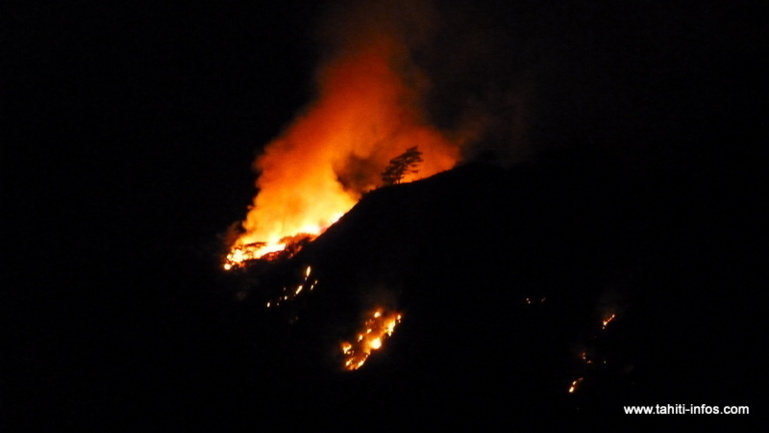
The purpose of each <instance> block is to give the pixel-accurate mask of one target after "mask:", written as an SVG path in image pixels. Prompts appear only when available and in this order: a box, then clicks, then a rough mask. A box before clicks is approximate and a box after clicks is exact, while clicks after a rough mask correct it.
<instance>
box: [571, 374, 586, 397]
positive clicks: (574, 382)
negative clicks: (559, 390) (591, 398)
mask: <svg viewBox="0 0 769 433" xmlns="http://www.w3.org/2000/svg"><path fill="white" fill-rule="evenodd" d="M584 379H585V378H584V377H580V378H579V379H577V380H575V381H573V382H571V386H570V387H569V394H573V393H574V391H576V390H577V386H579V384H580V383H582V381H583V380H584Z"/></svg>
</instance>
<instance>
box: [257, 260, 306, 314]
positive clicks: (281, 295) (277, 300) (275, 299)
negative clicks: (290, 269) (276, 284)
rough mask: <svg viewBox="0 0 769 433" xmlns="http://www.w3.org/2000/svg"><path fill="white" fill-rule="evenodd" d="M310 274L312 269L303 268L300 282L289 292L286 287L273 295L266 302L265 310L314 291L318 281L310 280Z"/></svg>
mask: <svg viewBox="0 0 769 433" xmlns="http://www.w3.org/2000/svg"><path fill="white" fill-rule="evenodd" d="M311 273H312V268H311V267H310V266H307V267H306V268H304V272H302V274H301V277H300V278H301V282H300V283H299V284H297V285H296V286H294V288H293V289H291V290H289V287H288V286H284V287H283V288H282V289H281V290H280V292H278V293H276V294H274V295H273V296H272V298H271V299H269V300H267V304H266V305H267V308H271V307H279V306H280V305H281V302H284V303H285V302H287V301H293V300H294V299H296V298H297V297H298V296H299V295H300V294H301V293H306V292H308V291H312V290H314V289H315V286H316V285H317V284H318V280H315V279H311V278H310V275H311Z"/></svg>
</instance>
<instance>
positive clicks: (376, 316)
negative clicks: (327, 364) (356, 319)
mask: <svg viewBox="0 0 769 433" xmlns="http://www.w3.org/2000/svg"><path fill="white" fill-rule="evenodd" d="M402 317H403V315H402V314H401V313H398V312H395V311H386V310H385V309H383V308H381V307H380V308H377V309H375V310H374V311H372V312H371V313H370V314H369V315H368V318H367V319H366V320H365V321H364V322H363V326H362V327H361V330H360V331H359V332H358V335H357V336H356V337H355V340H354V341H352V342H350V341H344V342H342V344H341V349H342V355H343V357H344V365H343V368H344V369H345V370H348V371H352V370H357V369H359V368H361V367H362V366H363V364H364V363H365V362H366V360H367V359H368V357H369V356H370V355H371V353H372V352H373V351H375V350H379V349H381V348H382V345H383V344H384V341H385V340H386V339H387V338H388V337H389V336H391V335H392V333H393V331H395V326H396V325H397V324H398V323H400V321H401V318H402Z"/></svg>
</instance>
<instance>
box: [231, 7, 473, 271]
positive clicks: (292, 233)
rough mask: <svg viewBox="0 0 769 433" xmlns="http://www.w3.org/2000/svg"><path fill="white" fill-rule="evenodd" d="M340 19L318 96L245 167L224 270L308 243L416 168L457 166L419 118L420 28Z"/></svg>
mask: <svg viewBox="0 0 769 433" xmlns="http://www.w3.org/2000/svg"><path fill="white" fill-rule="evenodd" d="M345 13H347V14H356V13H357V14H361V15H363V16H370V15H371V12H370V11H365V10H364V9H361V10H360V11H352V12H349V11H348V12H345ZM413 15H414V16H418V15H420V13H416V12H415V13H414V14H413ZM342 18H346V19H342V20H340V21H338V22H335V25H334V28H333V29H327V30H328V32H329V33H330V35H328V36H329V38H330V39H331V42H332V47H331V50H329V52H330V53H333V54H332V55H330V56H329V57H328V58H327V61H326V62H324V63H323V64H322V65H321V67H320V68H319V70H318V71H317V73H316V86H317V95H318V96H317V99H316V100H315V101H314V102H312V103H311V104H309V106H308V107H306V108H305V109H304V110H302V112H301V113H300V114H299V115H298V116H297V117H296V119H295V120H294V122H293V124H291V125H290V126H289V127H288V128H287V129H285V130H284V131H283V133H282V134H281V135H280V136H278V137H277V138H276V139H274V140H273V141H272V142H270V143H269V144H267V145H266V146H265V148H264V151H263V152H262V154H261V155H260V156H259V157H258V158H257V159H256V161H255V162H254V169H255V170H256V171H257V172H258V173H259V176H258V179H257V181H256V187H257V189H258V194H257V195H256V196H255V197H254V200H253V206H251V207H250V210H249V211H248V214H247V215H246V218H245V220H244V221H243V222H242V225H241V230H240V233H238V235H237V239H236V240H235V241H234V243H233V244H232V245H230V246H229V248H230V251H229V254H227V257H226V259H225V261H224V263H223V267H224V269H226V270H230V269H233V268H237V267H240V266H243V265H244V263H245V262H247V261H249V260H255V259H275V258H277V257H282V254H281V252H283V251H286V250H289V249H291V247H298V248H301V245H300V243H297V242H296V237H297V236H300V237H301V238H302V239H303V240H312V239H313V238H314V237H316V236H318V235H319V234H321V233H322V232H323V231H324V230H325V229H326V228H327V227H328V226H330V225H331V224H333V223H334V222H336V221H337V220H338V219H339V218H340V217H341V216H342V215H344V214H345V213H346V212H347V211H349V210H350V208H352V207H353V206H354V205H355V203H356V202H357V201H358V200H359V199H360V197H361V195H362V194H363V193H365V192H367V191H370V190H371V189H374V188H376V187H378V186H380V185H382V184H383V183H384V184H393V183H404V182H411V181H413V180H416V179H417V170H415V169H414V168H415V167H414V165H415V164H416V163H419V164H420V167H419V170H418V171H419V176H420V177H427V176H431V175H433V174H435V173H438V172H441V171H445V170H448V169H450V168H452V167H453V166H454V165H455V164H456V162H457V161H458V160H459V146H458V143H456V142H453V141H452V140H450V139H449V138H447V136H446V135H444V134H443V133H442V132H440V131H439V130H437V129H436V128H434V127H432V126H431V125H430V124H429V123H428V121H427V115H426V114H425V109H424V107H423V105H424V101H423V99H424V93H425V91H426V90H427V89H428V87H429V80H428V79H427V77H426V76H425V74H424V73H423V71H422V70H421V69H420V68H419V67H418V66H417V65H416V64H415V63H414V62H413V60H412V52H411V48H412V47H411V46H410V43H411V41H410V40H409V38H411V37H413V35H411V34H408V29H411V30H413V28H419V27H414V26H413V25H409V24H414V23H403V22H400V21H399V20H381V19H363V20H361V19H359V18H360V17H354V16H346V17H342ZM400 19H404V20H407V21H408V20H410V19H411V20H413V19H415V18H411V14H410V15H409V16H404V17H401V18H400ZM340 27H341V28H340ZM341 33H344V35H342V34H341ZM349 34H354V35H355V37H354V38H351V37H345V35H349ZM417 146H418V147H419V150H418V151H417V150H416V147H417ZM404 152H405V153H404ZM399 155H401V156H400V157H399ZM404 155H405V156H404ZM398 158H401V159H398ZM393 161H394V163H393ZM388 163H389V164H390V165H389V166H388ZM288 255H289V256H290V255H291V252H288Z"/></svg>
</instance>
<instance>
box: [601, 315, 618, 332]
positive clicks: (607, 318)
mask: <svg viewBox="0 0 769 433" xmlns="http://www.w3.org/2000/svg"><path fill="white" fill-rule="evenodd" d="M616 317H617V315H616V314H614V313H612V314H611V315H609V316H608V317H606V318H605V319H603V320H602V321H601V324H602V326H601V329H606V326H607V325H609V323H611V321H612V320H614V319H615V318H616Z"/></svg>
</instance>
